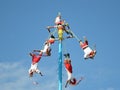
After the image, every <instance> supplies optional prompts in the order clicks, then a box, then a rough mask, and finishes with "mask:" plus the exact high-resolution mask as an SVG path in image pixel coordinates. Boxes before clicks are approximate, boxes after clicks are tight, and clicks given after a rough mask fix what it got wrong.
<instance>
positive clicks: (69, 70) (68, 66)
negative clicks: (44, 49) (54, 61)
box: [64, 53, 80, 88]
mask: <svg viewBox="0 0 120 90" xmlns="http://www.w3.org/2000/svg"><path fill="white" fill-rule="evenodd" d="M64 56H65V60H64V66H65V69H66V71H67V75H68V79H67V82H66V84H65V88H67V85H68V84H69V85H77V84H78V83H79V82H80V80H79V81H77V80H76V78H74V77H72V64H71V60H70V54H69V53H67V54H64Z"/></svg>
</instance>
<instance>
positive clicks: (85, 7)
mask: <svg viewBox="0 0 120 90" xmlns="http://www.w3.org/2000/svg"><path fill="white" fill-rule="evenodd" d="M119 3H120V1H119V0H60V1H58V0H0V74H1V75H0V87H1V90H13V89H16V90H28V89H29V90H46V89H48V88H49V90H53V89H54V90H55V89H58V82H57V81H58V75H57V72H58V69H57V68H58V65H57V62H58V42H56V43H55V44H54V45H53V46H52V56H51V57H43V58H42V59H41V61H40V62H39V68H40V70H41V71H42V72H43V74H44V77H40V76H39V75H35V77H34V79H36V80H37V81H38V82H39V85H38V86H35V85H33V84H32V81H31V80H30V79H29V78H28V69H29V67H30V64H31V57H30V56H29V55H28V54H29V52H31V51H32V50H33V49H41V48H42V47H43V43H44V41H45V40H46V39H47V37H48V32H47V30H46V26H48V25H54V19H55V17H56V15H57V13H58V12H61V14H62V18H63V19H65V20H66V21H67V22H68V23H69V25H70V27H71V29H72V31H73V32H74V33H75V34H76V35H77V36H78V37H79V38H80V39H82V38H83V36H86V37H87V39H88V40H89V44H90V46H91V47H92V46H93V45H94V44H96V46H97V47H96V48H97V55H96V57H95V59H94V60H87V61H85V60H84V59H83V51H82V50H81V48H80V47H79V43H78V42H77V40H76V39H70V40H65V41H64V42H63V53H64V51H65V50H67V52H69V53H70V54H71V59H72V64H73V75H74V76H75V77H76V78H79V77H80V76H84V77H85V79H84V80H83V81H82V82H81V83H80V84H79V85H78V86H75V87H72V86H70V87H68V88H67V89H65V88H64V84H65V81H66V79H67V75H66V72H65V69H64V66H63V90H120V85H119V81H120V78H119V76H120V70H119V68H120V66H119V63H120V60H119V50H120V48H119V45H120V40H119V34H120V5H119Z"/></svg>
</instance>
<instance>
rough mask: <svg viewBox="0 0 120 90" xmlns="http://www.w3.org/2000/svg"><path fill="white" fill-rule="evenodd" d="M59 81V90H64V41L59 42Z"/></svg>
mask: <svg viewBox="0 0 120 90" xmlns="http://www.w3.org/2000/svg"><path fill="white" fill-rule="evenodd" d="M58 70H59V71H58V80H59V82H58V83H59V89H58V90H62V40H59V61H58Z"/></svg>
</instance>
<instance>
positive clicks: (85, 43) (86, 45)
mask: <svg viewBox="0 0 120 90" xmlns="http://www.w3.org/2000/svg"><path fill="white" fill-rule="evenodd" d="M80 46H81V48H82V49H85V48H86V47H88V41H87V40H86V41H85V42H83V43H82V44H80Z"/></svg>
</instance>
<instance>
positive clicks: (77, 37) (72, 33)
mask: <svg viewBox="0 0 120 90" xmlns="http://www.w3.org/2000/svg"><path fill="white" fill-rule="evenodd" d="M70 32H71V33H72V34H73V36H74V37H75V38H76V39H77V41H78V42H79V41H80V39H79V38H78V37H77V36H76V35H75V34H74V33H73V31H72V30H70Z"/></svg>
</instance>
